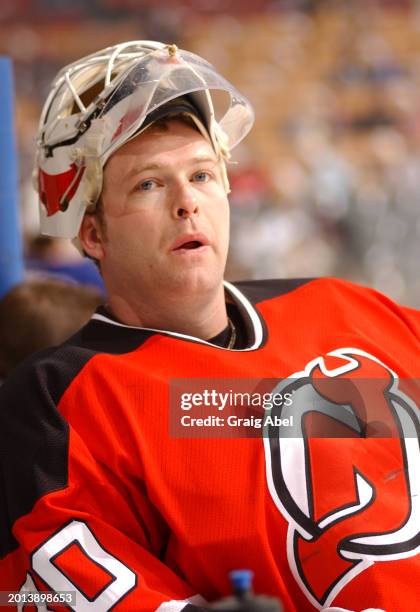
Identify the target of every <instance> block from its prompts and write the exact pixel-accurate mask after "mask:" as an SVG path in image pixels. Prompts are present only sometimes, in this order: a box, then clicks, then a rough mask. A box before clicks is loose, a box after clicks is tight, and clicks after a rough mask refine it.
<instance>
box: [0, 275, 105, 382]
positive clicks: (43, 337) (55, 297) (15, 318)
mask: <svg viewBox="0 0 420 612" xmlns="http://www.w3.org/2000/svg"><path fill="white" fill-rule="evenodd" d="M100 303H101V296H100V294H99V292H97V291H96V290H95V289H93V288H90V287H83V286H79V285H76V284H71V283H66V282H64V281H60V280H57V279H52V278H43V277H33V278H29V279H27V280H25V281H23V282H21V283H19V284H18V285H15V286H14V287H13V288H12V289H10V291H8V292H7V294H6V295H4V296H3V298H2V299H1V300H0V380H4V379H5V378H6V377H7V376H8V375H9V374H10V373H11V372H12V371H13V370H14V369H15V368H16V366H17V365H18V364H19V363H20V362H21V361H23V360H24V359H25V358H26V357H28V356H29V355H32V354H33V353H35V352H36V351H39V350H41V349H44V348H47V347H50V346H57V345H59V344H61V343H62V342H64V341H65V340H67V338H69V337H70V336H71V335H72V334H74V333H76V331H78V330H79V329H80V327H82V326H83V325H84V324H85V323H86V322H87V321H88V320H89V319H90V317H91V316H92V314H93V313H94V311H95V310H96V308H97V307H98V306H99V304H100Z"/></svg>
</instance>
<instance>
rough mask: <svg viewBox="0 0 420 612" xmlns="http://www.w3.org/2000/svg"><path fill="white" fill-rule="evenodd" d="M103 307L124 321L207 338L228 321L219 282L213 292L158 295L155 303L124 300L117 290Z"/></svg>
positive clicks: (221, 328)
mask: <svg viewBox="0 0 420 612" xmlns="http://www.w3.org/2000/svg"><path fill="white" fill-rule="evenodd" d="M107 308H108V309H109V310H110V312H111V313H112V314H113V315H114V316H115V317H116V318H117V319H118V320H119V321H121V323H124V324H125V325H133V326H135V327H148V328H152V329H162V330H166V331H172V332H177V333H180V334H185V335H188V336H194V337H196V338H201V339H203V340H208V339H209V338H213V337H214V336H216V335H217V334H219V333H220V332H221V331H222V330H223V329H224V328H225V327H226V326H227V324H228V319H227V314H226V304H225V295H224V287H223V285H222V286H221V287H220V288H219V289H218V290H217V292H215V293H214V295H210V296H209V295H204V296H203V295H200V296H183V295H180V296H174V295H173V294H171V295H170V296H168V297H167V299H166V300H162V296H159V299H158V300H156V303H153V302H151V301H150V295H149V300H148V303H147V304H145V303H142V302H141V301H136V303H134V302H133V301H128V300H127V299H124V298H122V297H121V296H119V295H117V294H112V295H110V297H109V299H108V302H107Z"/></svg>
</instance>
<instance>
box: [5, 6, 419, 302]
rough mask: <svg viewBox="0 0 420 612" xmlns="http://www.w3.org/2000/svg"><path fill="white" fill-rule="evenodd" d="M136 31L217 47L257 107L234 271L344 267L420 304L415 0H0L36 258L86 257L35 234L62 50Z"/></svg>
mask: <svg viewBox="0 0 420 612" xmlns="http://www.w3.org/2000/svg"><path fill="white" fill-rule="evenodd" d="M133 39H157V40H162V41H164V42H169V43H176V44H177V45H178V46H180V47H183V48H187V49H188V50H190V51H193V52H195V53H198V54H199V55H202V56H204V57H205V58H206V59H208V60H209V61H210V62H211V63H213V64H214V65H215V66H216V67H217V68H218V69H219V71H220V72H221V73H222V74H224V76H226V77H227V78H228V79H229V80H231V81H232V82H233V83H234V84H235V85H236V86H237V87H238V89H239V90H240V91H241V92H243V93H244V94H245V95H246V96H247V97H248V98H249V99H250V100H251V102H252V104H253V105H254V107H255V110H256V124H255V127H254V129H253V131H252V132H251V134H250V136H248V138H247V139H246V140H245V142H244V143H243V144H242V145H240V147H238V149H236V150H235V151H234V155H233V159H234V160H235V162H237V163H233V164H231V166H230V176H231V185H232V194H231V203H232V248H231V255H230V260H229V266H228V278H229V279H231V280H232V279H237V280H238V279H244V278H270V277H279V276H286V277H296V276H326V275H335V276H340V277H346V278H348V279H351V280H355V281H357V282H361V283H363V284H369V285H371V286H373V287H375V288H377V289H379V290H381V291H383V292H385V293H386V294H388V295H389V296H391V297H392V298H393V299H395V300H398V301H400V302H402V303H406V304H410V305H412V306H416V307H420V275H419V274H418V262H419V260H420V215H419V214H418V212H419V210H420V87H419V85H420V2H419V1H415V0H382V1H380V0H375V1H374V0H352V1H344V0H343V1H340V0H312V1H311V0H271V1H269V0H242V1H238V0H196V1H193V0H183V1H182V0H178V1H177V2H175V1H171V0H166V1H164V0H90V1H86V2H83V1H82V0H1V2H0V54H3V55H8V56H10V57H11V58H12V59H13V63H14V70H15V83H16V93H17V102H16V104H17V106H16V120H17V134H18V147H19V165H20V193H21V197H20V201H21V224H22V230H23V234H24V243H25V250H26V253H27V257H28V261H29V262H30V261H34V260H36V261H38V262H39V261H40V260H42V259H43V258H44V259H45V260H48V261H49V262H50V263H51V262H52V265H53V266H54V262H55V263H56V267H57V268H58V269H60V268H61V267H62V266H64V268H65V265H66V262H68V261H73V260H75V259H76V258H77V257H78V254H77V252H76V251H75V250H74V249H73V247H69V246H68V245H67V244H64V243H60V242H58V243H54V244H51V243H50V242H49V241H46V240H45V239H41V240H40V239H38V238H36V235H37V231H38V226H37V205H36V198H35V194H34V192H33V190H32V183H31V172H32V161H33V154H34V140H35V133H36V129H37V122H38V118H39V114H40V109H41V105H42V103H43V101H44V99H45V96H46V93H47V91H48V87H49V83H50V81H51V80H52V78H53V76H54V75H55V73H56V72H57V71H58V69H60V68H61V67H62V66H63V65H64V64H66V63H69V62H71V61H74V60H75V59H78V58H80V57H81V56H83V55H86V54H88V53H91V52H93V51H96V50H98V49H100V48H102V47H106V46H108V45H113V44H115V43H118V42H121V41H125V40H133ZM28 265H31V264H30V263H29V264H28ZM58 274H60V271H59V270H58ZM63 274H64V275H65V270H64V272H63ZM83 282H89V279H87V280H85V281H83Z"/></svg>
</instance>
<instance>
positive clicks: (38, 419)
mask: <svg viewBox="0 0 420 612" xmlns="http://www.w3.org/2000/svg"><path fill="white" fill-rule="evenodd" d="M152 335H154V332H146V331H142V330H136V329H129V328H125V327H120V326H115V325H112V324H107V323H103V322H101V321H96V320H92V321H90V322H89V323H88V324H87V325H86V326H85V327H84V328H82V329H81V330H80V331H79V332H78V333H77V334H76V335H75V336H73V337H72V338H70V339H69V340H68V341H67V342H66V343H65V344H63V345H62V346H60V347H58V348H51V349H47V350H45V351H42V352H40V353H37V354H35V355H34V356H32V357H30V358H29V359H27V360H26V361H25V362H23V363H22V364H21V365H20V366H19V367H18V368H17V369H16V370H15V371H14V372H13V373H12V374H11V375H10V377H9V378H8V379H7V381H6V382H5V384H4V385H3V386H1V387H0V557H3V556H5V555H6V554H8V553H9V552H11V551H13V550H14V549H16V548H17V546H18V543H17V541H16V540H15V538H14V536H13V534H12V526H13V524H14V523H15V521H16V520H17V519H18V518H20V517H22V516H24V515H25V514H28V513H29V512H30V511H31V509H32V508H33V506H34V504H35V503H36V502H37V501H38V500H39V499H40V498H41V497H42V496H43V495H46V494H47V493H51V492H52V491H56V490H59V489H62V488H64V487H66V486H67V477H68V476H67V469H68V466H67V457H68V437H69V431H68V425H67V423H66V421H65V420H64V419H63V417H62V416H61V415H60V413H59V411H58V410H57V405H58V403H59V401H60V399H61V397H62V395H63V394H64V392H65V391H66V389H67V388H68V386H69V385H70V384H71V382H72V381H73V380H74V379H75V377H76V376H77V375H78V373H79V372H80V371H81V369H82V368H83V367H84V366H85V365H86V364H87V362H88V361H89V360H90V359H91V358H92V357H94V356H95V355H97V354H99V353H111V354H122V353H126V352H130V351H131V350H134V349H135V348H137V347H139V346H140V345H141V344H143V343H144V342H145V341H146V340H147V339H148V338H149V337H150V336H152Z"/></svg>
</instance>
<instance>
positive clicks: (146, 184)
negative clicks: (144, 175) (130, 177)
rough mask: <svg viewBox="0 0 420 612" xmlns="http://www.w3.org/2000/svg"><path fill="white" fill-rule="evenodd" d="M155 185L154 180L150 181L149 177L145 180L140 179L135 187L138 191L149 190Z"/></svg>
mask: <svg viewBox="0 0 420 612" xmlns="http://www.w3.org/2000/svg"><path fill="white" fill-rule="evenodd" d="M155 185H156V183H155V181H152V180H151V179H149V180H147V181H142V182H141V183H139V185H138V187H137V189H138V190H139V191H150V190H151V189H153V187H154V186H155Z"/></svg>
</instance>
